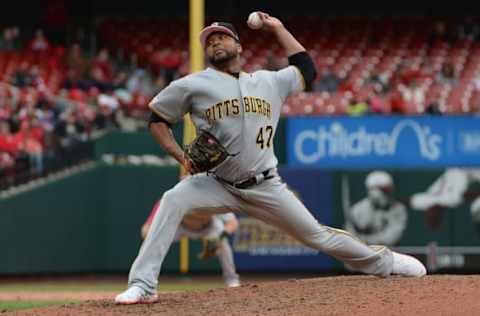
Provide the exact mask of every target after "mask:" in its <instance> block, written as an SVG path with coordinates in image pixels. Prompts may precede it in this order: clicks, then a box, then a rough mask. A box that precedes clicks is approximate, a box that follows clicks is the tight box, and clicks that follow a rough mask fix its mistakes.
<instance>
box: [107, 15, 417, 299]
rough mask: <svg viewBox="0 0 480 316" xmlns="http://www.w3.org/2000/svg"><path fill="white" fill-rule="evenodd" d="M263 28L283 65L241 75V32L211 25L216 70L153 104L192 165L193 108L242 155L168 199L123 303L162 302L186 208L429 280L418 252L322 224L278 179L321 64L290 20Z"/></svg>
mask: <svg viewBox="0 0 480 316" xmlns="http://www.w3.org/2000/svg"><path fill="white" fill-rule="evenodd" d="M260 15H261V20H262V22H263V27H262V30H265V31H269V32H271V33H272V34H273V35H274V36H275V37H276V39H277V40H278V42H279V43H280V45H281V46H282V47H283V49H284V50H285V52H286V55H287V56H288V59H289V64H290V66H288V67H286V68H284V69H282V70H279V71H257V72H254V73H251V74H247V73H244V72H241V62H240V54H241V53H242V46H241V44H240V38H239V36H238V34H237V32H236V30H235V28H234V27H233V25H231V24H229V23H213V24H212V25H210V26H208V27H206V28H205V29H204V30H203V31H202V32H201V34H200V41H201V43H202V46H203V47H204V50H205V53H206V56H207V57H208V59H209V61H210V64H211V65H212V67H211V68H207V69H206V70H204V71H201V72H197V73H193V74H190V75H188V76H186V77H183V78H181V79H179V80H176V81H173V82H172V83H170V85H169V86H167V87H166V88H165V89H163V90H162V91H161V92H160V93H159V94H158V95H157V96H156V97H155V98H154V99H153V100H152V101H151V102H150V104H149V107H150V109H151V110H152V112H153V113H155V115H152V119H151V124H150V131H151V132H152V134H153V136H154V138H155V139H156V141H157V142H158V143H159V144H160V145H161V146H162V147H163V148H164V149H165V150H166V151H167V152H168V153H169V154H170V155H172V156H173V157H174V158H175V159H177V160H178V161H179V162H180V163H181V164H182V165H184V166H185V168H186V169H187V170H192V168H191V164H190V162H189V160H188V159H185V156H184V151H183V150H182V149H181V148H180V146H179V145H178V143H177V142H176V141H175V139H174V138H173V136H172V132H171V129H170V125H171V124H174V123H176V122H178V121H179V120H180V119H182V118H183V116H184V115H185V114H186V113H190V116H191V118H192V121H193V122H194V124H195V127H196V129H197V133H199V132H200V131H201V130H204V129H206V130H208V131H209V132H210V133H211V134H212V135H214V136H215V137H216V139H218V140H219V141H220V143H221V144H223V145H224V146H225V147H226V149H227V150H228V152H229V153H232V154H234V153H235V155H234V156H231V157H229V158H227V159H226V160H225V161H224V162H223V163H222V164H220V165H219V166H218V167H216V168H215V169H214V170H209V171H210V172H208V173H200V174H197V175H194V176H192V177H187V178H186V179H184V180H182V181H181V182H180V183H178V184H177V185H176V186H175V187H174V188H173V189H171V190H169V191H168V192H166V193H165V194H164V196H163V199H162V203H161V206H160V209H159V210H158V212H157V215H156V216H155V217H154V219H153V222H152V227H151V228H150V233H149V234H148V236H147V238H146V239H145V241H144V243H143V244H142V247H141V249H140V252H139V254H138V256H137V258H136V260H135V262H134V263H133V265H132V268H131V270H130V274H129V287H128V289H127V290H126V291H124V292H123V293H121V294H119V295H118V296H117V297H116V298H115V302H116V303H117V304H137V303H154V302H156V301H158V296H157V294H156V292H157V282H158V275H159V273H160V268H161V264H162V261H163V259H164V258H165V255H166V252H167V250H168V247H169V246H170V244H171V242H172V241H173V239H174V236H175V233H176V230H177V228H178V226H179V224H180V222H181V221H182V218H183V216H184V215H185V214H187V213H188V212H192V211H202V212H218V213H224V212H230V211H233V210H235V211H240V212H243V213H245V214H247V215H250V216H253V217H255V218H257V219H260V220H263V221H265V222H267V223H269V224H272V225H275V226H277V227H279V228H281V229H282V230H284V231H285V232H287V233H289V234H290V235H292V236H293V237H295V238H296V239H298V240H299V241H301V242H302V243H304V244H305V245H307V246H309V247H311V248H314V249H317V250H319V251H323V252H325V253H327V254H329V255H331V256H334V257H335V258H337V259H338V260H340V261H342V262H344V263H345V264H346V265H347V266H348V267H349V268H350V269H353V270H355V271H360V272H364V273H369V274H374V275H378V276H384V277H386V276H389V275H391V274H399V275H403V276H414V277H419V276H423V275H425V273H426V270H425V267H424V266H423V265H422V264H421V263H420V262H419V261H418V260H416V259H414V258H413V257H409V256H406V255H402V254H399V253H395V252H393V251H391V250H390V249H388V248H387V247H384V246H367V245H366V244H364V243H363V242H361V241H360V240H359V239H357V238H355V237H354V236H352V235H350V234H349V233H348V232H345V231H342V230H338V229H334V228H330V227H327V226H324V225H321V224H319V223H318V222H317V220H316V219H315V218H314V217H313V216H312V214H311V213H310V212H309V211H308V210H307V209H306V208H305V206H304V205H303V204H302V203H301V201H300V200H298V199H297V198H296V197H295V195H294V194H293V193H292V192H291V191H289V190H288V189H287V186H286V185H285V183H283V181H282V179H281V178H280V176H279V175H278V172H277V169H276V166H277V162H278V161H277V158H276V157H275V154H274V151H273V146H272V144H273V136H274V135H275V131H276V127H277V124H278V120H279V117H280V113H281V107H282V104H283V103H284V101H285V99H286V97H287V96H288V95H290V94H292V93H294V92H298V91H302V90H305V88H306V87H310V86H311V85H312V83H313V80H314V79H315V77H316V71H315V66H314V64H313V61H312V59H311V58H310V56H309V55H308V53H307V52H306V50H305V48H304V47H303V46H302V45H301V44H300V43H299V42H298V41H297V40H296V39H295V38H294V37H293V35H292V34H291V33H290V32H289V31H288V30H287V29H286V28H285V27H284V25H283V24H282V22H280V20H278V19H277V18H274V17H271V16H269V15H268V14H265V13H260Z"/></svg>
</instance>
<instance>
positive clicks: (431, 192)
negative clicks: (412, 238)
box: [410, 168, 480, 230]
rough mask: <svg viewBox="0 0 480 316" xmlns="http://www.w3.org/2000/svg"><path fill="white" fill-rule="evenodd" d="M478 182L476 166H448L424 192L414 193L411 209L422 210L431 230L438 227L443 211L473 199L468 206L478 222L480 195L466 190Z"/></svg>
mask: <svg viewBox="0 0 480 316" xmlns="http://www.w3.org/2000/svg"><path fill="white" fill-rule="evenodd" d="M479 182H480V169H478V168H449V169H446V170H445V172H444V173H443V174H442V175H441V176H440V177H438V178H437V179H436V180H435V181H434V182H433V183H432V184H431V185H430V186H429V187H428V188H427V190H426V191H424V192H419V193H416V194H414V195H413V196H412V198H411V200H410V205H411V207H412V208H413V209H416V210H418V211H424V212H425V214H426V216H427V222H428V224H429V226H430V228H431V229H432V230H436V229H438V228H439V227H440V224H441V221H442V217H443V216H442V215H443V211H444V210H445V209H454V208H456V207H458V206H460V205H461V204H462V203H464V202H465V200H467V199H474V200H473V202H472V205H471V207H470V212H471V215H472V219H473V220H474V222H475V223H480V216H479V215H480V214H479V213H480V207H479V206H480V197H479V194H478V192H468V188H469V187H470V186H472V185H473V184H474V183H479Z"/></svg>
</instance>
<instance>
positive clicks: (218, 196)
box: [128, 175, 236, 293]
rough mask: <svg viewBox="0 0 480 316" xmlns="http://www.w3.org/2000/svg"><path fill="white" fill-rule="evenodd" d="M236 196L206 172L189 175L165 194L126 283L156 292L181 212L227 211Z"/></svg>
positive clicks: (149, 291) (181, 215)
mask: <svg viewBox="0 0 480 316" xmlns="http://www.w3.org/2000/svg"><path fill="white" fill-rule="evenodd" d="M235 203H236V199H235V198H234V197H233V196H232V195H231V193H229V192H228V191H226V190H225V189H224V188H223V187H222V186H221V185H220V184H218V183H217V182H216V180H214V179H212V178H211V177H208V176H206V175H197V176H194V177H189V178H187V179H185V180H183V181H181V182H180V183H179V184H177V185H176V186H175V187H174V188H173V189H171V190H170V191H168V192H167V193H165V194H164V196H163V198H162V202H161V204H160V209H159V211H158V212H157V214H156V215H155V218H154V220H153V222H152V226H151V227H150V231H149V233H148V235H147V238H146V239H145V241H144V242H143V245H142V247H141V249H140V252H139V254H138V256H137V258H136V259H135V262H134V263H133V265H132V268H131V270H130V274H129V281H128V284H129V287H131V286H138V287H141V288H142V289H144V290H145V291H146V292H147V293H155V292H156V289H157V278H158V275H159V273H160V268H161V265H162V262H163V259H164V258H165V256H166V254H167V251H168V249H169V247H170V245H171V243H172V241H173V238H174V236H175V232H176V231H177V228H178V226H179V224H180V222H181V220H182V218H183V216H184V215H185V214H186V213H187V212H189V211H191V210H195V211H202V210H203V211H222V210H225V211H229V210H230V209H231V206H232V205H235Z"/></svg>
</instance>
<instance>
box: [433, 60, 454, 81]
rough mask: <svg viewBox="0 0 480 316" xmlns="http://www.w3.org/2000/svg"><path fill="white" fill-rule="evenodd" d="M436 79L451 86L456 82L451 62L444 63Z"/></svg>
mask: <svg viewBox="0 0 480 316" xmlns="http://www.w3.org/2000/svg"><path fill="white" fill-rule="evenodd" d="M436 81H437V82H438V83H443V84H448V85H449V86H451V87H453V86H455V85H456V84H457V78H456V75H455V69H454V68H453V65H452V64H451V63H444V64H443V66H442V69H441V71H440V72H439V73H438V75H437V78H436Z"/></svg>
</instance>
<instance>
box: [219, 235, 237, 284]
mask: <svg viewBox="0 0 480 316" xmlns="http://www.w3.org/2000/svg"><path fill="white" fill-rule="evenodd" d="M217 256H218V260H219V261H220V265H221V267H222V273H223V279H224V280H225V284H226V285H227V286H228V287H233V286H238V285H240V279H239V276H238V274H237V271H236V268H235V261H234V259H233V251H232V247H231V246H230V242H229V241H228V240H227V239H226V238H224V239H222V243H221V246H220V247H219V248H218V250H217Z"/></svg>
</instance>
